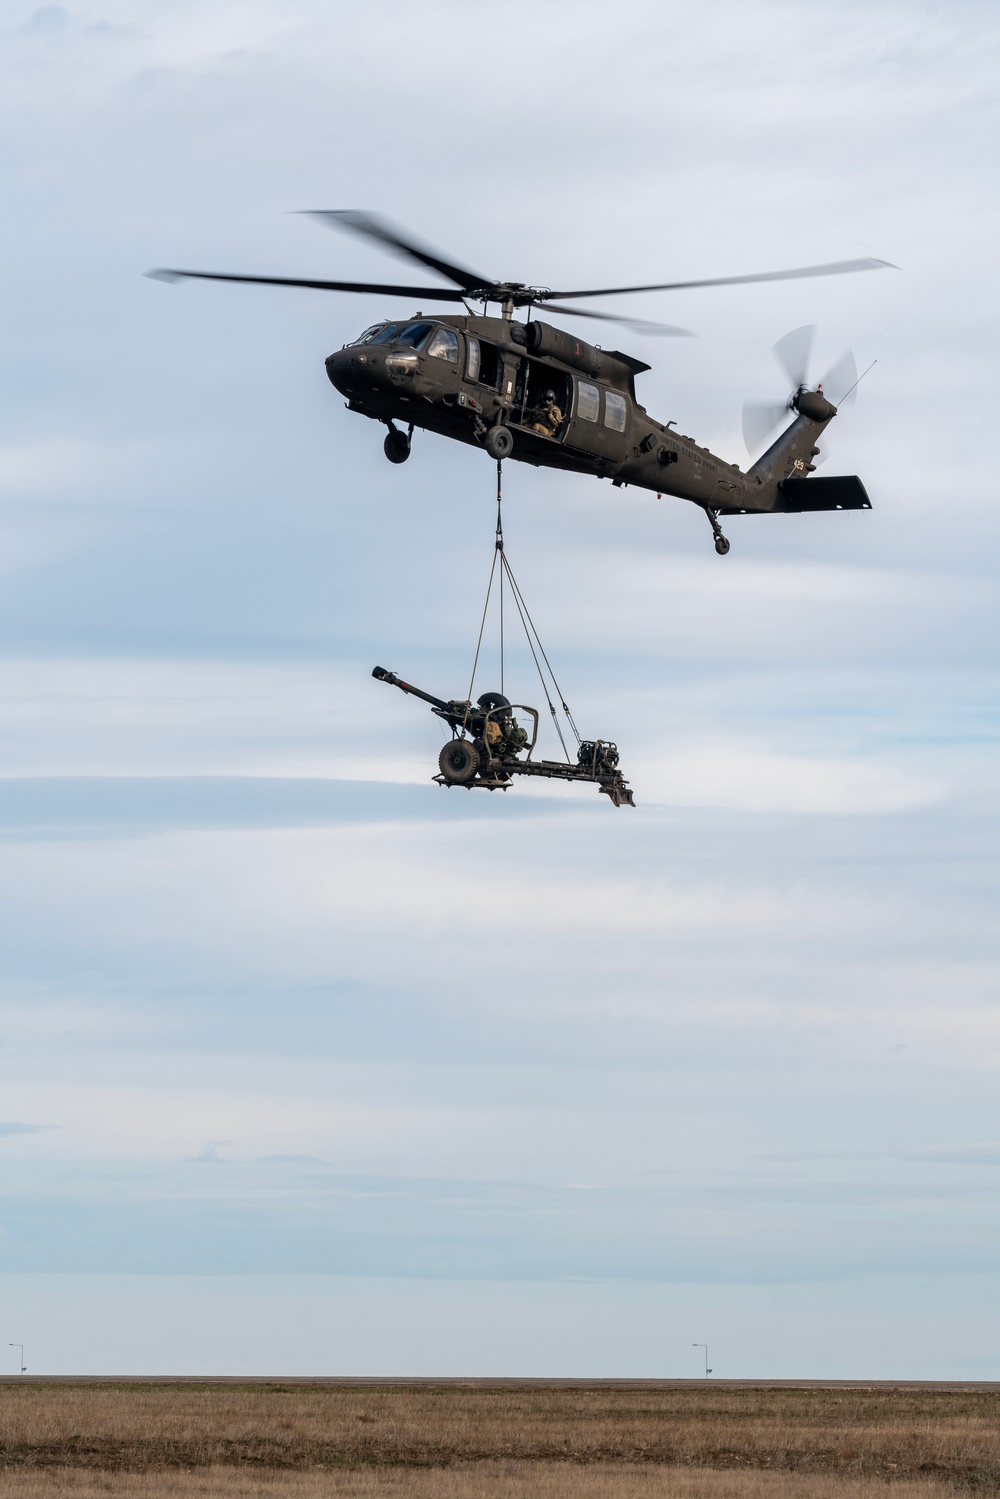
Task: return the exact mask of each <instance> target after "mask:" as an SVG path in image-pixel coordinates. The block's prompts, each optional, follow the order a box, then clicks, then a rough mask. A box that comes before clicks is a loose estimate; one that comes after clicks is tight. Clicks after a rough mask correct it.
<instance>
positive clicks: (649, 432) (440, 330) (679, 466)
mask: <svg viewBox="0 0 1000 1499" xmlns="http://www.w3.org/2000/svg"><path fill="white" fill-rule="evenodd" d="M649 367H650V366H649V365H647V364H644V363H643V362H642V361H641V360H638V359H633V358H632V357H631V356H630V355H628V354H622V353H619V352H617V351H607V350H604V349H597V348H595V347H593V346H592V345H590V344H587V343H585V342H584V341H583V340H582V339H579V338H576V337H574V336H573V335H572V334H570V333H566V332H565V331H563V330H562V329H558V328H554V327H552V326H551V325H549V324H547V323H542V322H528V323H522V322H517V321H515V320H512V319H509V318H501V317H497V318H491V317H475V316H447V315H446V316H443V317H442V316H432V317H422V316H420V315H415V316H414V317H412V318H410V319H409V320H406V321H402V320H401V321H386V322H383V323H379V324H377V325H376V326H375V327H374V328H370V329H368V330H367V332H366V333H364V334H362V336H361V338H360V339H358V340H357V341H356V342H355V343H352V344H347V345H345V346H344V347H343V348H342V349H340V350H338V351H337V352H336V353H335V354H331V355H330V356H329V358H328V359H327V361H326V369H327V374H328V376H329V378H330V380H331V382H332V383H333V385H334V386H335V387H336V388H337V390H339V391H340V392H341V393H342V394H343V395H344V396H346V398H347V405H348V409H349V410H351V411H356V412H359V413H361V414H362V415H364V416H368V417H371V418H372V419H374V420H376V421H378V422H383V423H385V424H386V425H387V426H389V428H390V431H392V430H393V428H394V423H395V422H400V423H403V424H405V425H406V426H408V427H415V428H423V429H425V430H427V431H430V432H437V433H439V434H440V435H441V436H443V437H452V438H457V439H458V440H459V441H460V442H467V443H470V444H472V445H474V446H483V445H484V444H485V445H486V446H487V448H488V447H489V443H488V442H487V438H488V435H489V434H490V432H491V429H495V428H498V427H501V426H505V427H507V428H508V429H509V433H510V436H511V437H512V439H513V446H512V448H511V449H510V453H509V456H510V457H511V458H515V459H517V460H519V461H520V462H522V463H531V464H534V465H535V466H536V467H545V468H559V469H568V470H570V471H572V472H574V473H585V474H593V475H595V476H596V477H598V478H605V479H610V480H611V481H612V483H613V484H615V485H625V484H629V485H636V486H638V487H640V488H642V489H648V490H652V491H654V492H655V493H657V494H669V495H673V496H676V497H677V498H679V499H684V500H690V501H691V502H692V503H694V504H696V505H699V506H701V507H702V508H703V509H705V510H706V511H708V512H709V514H710V515H711V514H712V513H713V512H714V513H715V514H721V515H727V514H728V515H732V514H740V513H752V512H758V513H760V512H767V511H775V510H779V511H787V510H806V509H808V510H814V509H856V508H868V501H867V496H864V491H863V489H862V488H861V486H860V483H859V481H857V480H850V481H848V480H833V479H831V480H812V481H811V482H810V483H809V485H808V488H807V487H806V485H805V484H804V483H796V482H795V481H804V480H805V479H806V478H807V476H808V475H809V474H810V473H811V471H812V468H813V462H812V459H813V456H814V451H815V445H816V439H817V438H818V437H819V435H820V433H821V432H822V431H823V429H824V428H825V427H826V425H827V423H828V422H829V421H830V420H831V419H832V417H834V416H835V415H836V407H835V406H833V405H831V404H830V402H829V401H827V400H826V399H825V397H824V396H823V395H822V393H820V392H805V391H803V392H800V394H799V396H798V397H797V398H793V401H792V402H791V403H790V408H789V410H790V416H792V417H793V418H794V419H793V420H792V422H791V425H790V426H789V427H788V428H787V430H786V431H785V432H783V433H782V434H781V436H780V437H779V438H778V440H777V442H775V443H774V444H773V446H772V447H771V448H770V449H769V450H768V452H767V453H765V454H764V455H763V457H762V458H761V459H760V460H759V461H758V462H757V463H756V464H754V466H753V467H752V468H751V469H750V470H749V471H748V472H746V473H744V472H742V471H741V470H740V469H739V468H738V467H737V465H736V464H731V463H727V462H725V460H724V459H722V458H718V457H716V456H715V455H714V454H713V453H710V452H709V451H708V450H707V449H706V448H702V447H699V445H698V444H697V443H696V442H694V441H693V440H692V439H691V438H689V437H685V436H683V435H681V434H679V433H677V432H674V431H672V430H670V427H669V426H667V425H664V424H663V423H662V422H659V421H657V420H656V419H655V418H654V417H651V416H650V415H649V413H648V412H647V411H646V410H645V408H644V407H642V406H641V405H640V404H639V402H638V401H637V400H636V395H635V376H636V375H637V374H639V373H641V372H642V371H643V370H647V369H649ZM550 392H551V394H552V396H554V401H552V402H551V404H553V405H554V406H555V407H556V408H557V409H558V412H559V413H561V415H562V421H561V423H560V424H559V426H558V427H557V428H556V430H555V431H554V432H553V433H552V435H546V433H545V431H544V427H545V422H544V421H543V422H541V423H540V422H539V418H538V413H539V410H540V409H541V408H542V407H543V406H544V405H545V399H546V398H547V397H549V393H550ZM539 425H541V426H542V427H543V430H542V431H539V430H536V428H537V427H538V426H539ZM398 436H399V438H400V439H403V434H402V433H399V434H398ZM789 481H791V482H789ZM831 485H832V486H834V488H833V489H831V488H830V486H831ZM838 485H840V486H844V485H854V486H856V488H855V489H853V490H852V489H843V488H841V489H839V490H838V489H837V486H838ZM824 497H825V498H824ZM862 497H863V498H862Z"/></svg>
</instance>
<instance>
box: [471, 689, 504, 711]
mask: <svg viewBox="0 0 1000 1499" xmlns="http://www.w3.org/2000/svg"><path fill="white" fill-rule="evenodd" d="M476 706H477V707H479V708H485V709H486V711H487V713H488V712H489V711H490V709H491V708H509V707H510V698H509V697H504V695H503V693H502V692H482V693H480V695H479V697H478V698H477V699H476Z"/></svg>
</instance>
